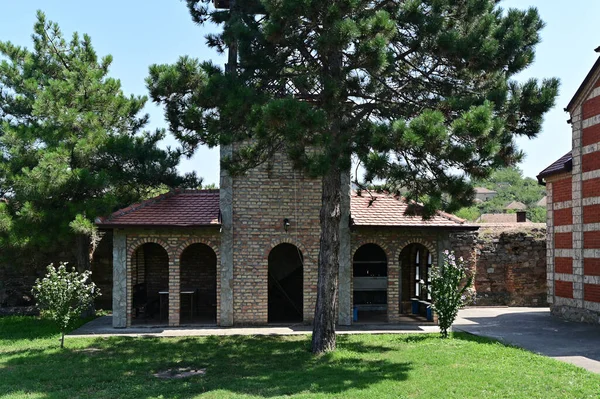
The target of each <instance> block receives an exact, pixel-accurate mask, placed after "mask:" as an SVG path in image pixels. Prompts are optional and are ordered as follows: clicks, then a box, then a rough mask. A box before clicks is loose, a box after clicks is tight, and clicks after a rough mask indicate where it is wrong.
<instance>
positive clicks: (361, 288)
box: [352, 244, 388, 322]
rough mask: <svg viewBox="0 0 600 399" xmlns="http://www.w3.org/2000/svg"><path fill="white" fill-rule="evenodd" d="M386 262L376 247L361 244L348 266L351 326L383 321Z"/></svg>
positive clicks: (385, 257) (384, 317)
mask: <svg viewBox="0 0 600 399" xmlns="http://www.w3.org/2000/svg"><path fill="white" fill-rule="evenodd" d="M387 266H388V262H387V256H386V254H385V251H384V250H383V249H382V248H381V247H380V246H379V245H377V244H365V245H363V246H361V247H360V248H358V250H357V251H356V252H355V253H354V258H353V262H352V276H353V301H352V302H353V306H354V321H355V322H385V321H387V285H388V281H387V275H388V267H387Z"/></svg>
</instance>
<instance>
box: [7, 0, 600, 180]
mask: <svg viewBox="0 0 600 399" xmlns="http://www.w3.org/2000/svg"><path fill="white" fill-rule="evenodd" d="M576 3H577V7H572V6H565V2H563V1H558V0H505V1H503V2H502V3H501V4H502V7H504V8H509V7H515V8H521V9H522V8H527V7H530V6H533V7H537V8H538V10H539V12H540V14H541V16H542V19H543V20H544V21H545V22H546V28H545V29H544V30H543V31H542V43H541V44H540V45H539V46H538V47H537V52H536V61H535V63H534V65H532V66H531V67H530V68H529V69H528V70H527V71H525V72H523V73H522V74H521V75H519V77H518V78H519V79H527V78H529V77H532V76H533V77H538V78H544V77H558V78H560V79H561V82H562V84H561V90H560V96H559V98H558V100H557V104H556V107H555V108H554V109H553V110H552V111H551V112H550V113H549V114H548V115H547V116H546V119H545V122H544V126H543V130H542V132H541V133H540V134H539V136H538V137H537V138H536V139H533V140H528V139H522V140H519V146H520V148H521V149H523V150H524V151H525V153H526V154H527V157H526V159H525V160H524V162H523V163H522V164H521V165H520V167H521V169H523V171H524V173H525V175H526V176H530V177H534V176H535V175H536V174H537V173H538V172H540V171H541V170H542V169H543V168H545V167H546V166H547V165H548V164H550V163H552V162H553V161H554V160H556V159H558V158H559V157H561V156H562V155H564V154H565V153H566V152H567V151H569V150H570V148H571V129H570V126H569V125H568V124H567V123H566V120H567V119H568V115H567V114H566V113H565V112H564V111H563V108H564V107H565V106H566V105H567V104H568V102H569V100H570V99H571V97H572V96H573V94H574V93H575V91H576V90H577V88H578V87H579V85H580V84H581V82H582V80H583V78H584V77H585V75H586V74H587V72H588V71H589V69H590V68H591V66H592V65H593V63H594V62H595V60H596V58H597V56H598V54H596V53H594V51H593V50H594V49H595V48H596V47H598V46H600V37H596V35H594V34H593V32H595V31H596V30H597V16H598V15H600V2H599V1H597V0H577V1H576ZM38 9H41V10H42V11H44V12H45V13H46V16H47V18H48V19H51V20H53V21H55V22H58V23H59V25H60V27H61V29H62V30H63V33H65V35H66V36H68V37H70V35H71V34H72V32H74V31H78V32H80V33H87V34H89V35H90V36H91V37H92V43H93V45H94V47H95V49H96V51H97V53H98V54H99V55H106V54H112V55H113V58H114V61H113V65H112V69H111V76H113V77H116V78H119V79H120V80H121V83H122V85H123V90H124V91H125V93H128V94H129V93H132V94H146V93H147V91H146V87H145V83H144V79H145V77H146V76H147V74H148V66H149V65H151V64H154V63H173V62H175V61H176V60H177V58H178V57H179V56H181V55H190V56H192V57H197V58H200V59H212V60H213V61H214V62H217V63H222V62H223V60H224V59H223V57H221V56H219V55H218V54H216V53H215V52H214V51H212V50H210V49H208V48H207V46H206V44H205V40H204V34H205V33H206V31H207V28H204V27H203V28H201V27H198V26H197V25H195V24H194V23H193V22H192V21H191V19H190V17H189V15H188V13H187V9H186V7H185V3H184V2H182V1H180V0H121V1H115V0H104V1H97V2H88V1H80V0H79V1H74V0H28V1H3V2H2V4H1V5H0V15H2V23H0V40H2V41H6V40H10V41H12V42H13V43H15V44H18V45H22V46H26V47H31V39H30V36H31V33H32V27H33V24H34V22H35V12H36V10H38ZM208 29H210V28H208ZM213 29H215V28H213ZM146 110H147V112H148V113H149V114H150V116H151V126H150V127H151V128H155V127H165V126H166V125H165V122H164V119H163V115H162V110H161V109H160V108H159V107H156V106H155V105H153V104H152V103H150V102H149V104H148V105H147V108H146ZM164 145H165V146H166V145H171V146H176V145H177V144H176V142H175V140H173V139H167V140H165V143H164ZM180 170H181V171H183V172H187V171H192V170H195V171H196V172H197V173H198V174H199V175H200V176H202V177H204V179H205V182H206V183H218V179H219V162H218V150H217V149H212V150H209V149H207V148H202V149H201V150H200V151H199V152H198V153H197V154H196V155H195V156H194V157H193V158H192V159H189V160H184V161H183V162H182V164H181V166H180Z"/></svg>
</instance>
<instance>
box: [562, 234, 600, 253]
mask: <svg viewBox="0 0 600 399" xmlns="http://www.w3.org/2000/svg"><path fill="white" fill-rule="evenodd" d="M556 248H558V247H556ZM583 248H585V249H598V248H600V231H584V232H583Z"/></svg>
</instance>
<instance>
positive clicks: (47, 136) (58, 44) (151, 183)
mask: <svg viewBox="0 0 600 399" xmlns="http://www.w3.org/2000/svg"><path fill="white" fill-rule="evenodd" d="M32 38H33V48H32V49H31V50H28V49H26V48H24V47H19V46H16V45H14V44H12V43H10V42H0V54H1V56H0V201H2V202H0V247H2V248H7V247H13V248H14V247H22V248H24V249H28V250H30V249H33V250H42V249H48V250H56V249H57V248H61V247H64V246H67V247H72V246H73V238H74V236H75V235H76V234H77V233H84V234H91V233H92V232H93V225H92V222H93V221H94V219H95V218H96V217H97V216H101V215H106V214H109V213H110V212H112V211H114V210H115V209H117V208H119V207H123V206H126V205H128V204H130V203H132V202H136V201H138V200H140V199H141V198H143V197H144V196H145V195H146V194H147V193H149V192H151V191H152V190H154V189H155V188H157V187H162V186H168V187H175V186H181V185H183V186H191V187H195V186H197V184H198V181H197V179H196V178H195V176H192V175H190V176H187V177H186V178H182V177H180V176H178V174H177V171H176V166H177V164H178V162H179V159H180V155H181V154H180V152H179V151H175V150H166V151H165V150H162V149H159V148H158V146H157V145H158V143H159V141H160V140H161V139H163V138H164V137H165V132H164V131H161V130H158V131H155V132H149V131H144V130H143V129H144V127H145V126H146V125H147V123H148V115H144V114H141V111H142V108H143V107H144V104H145V103H146V98H145V97H136V96H126V95H125V94H124V93H123V92H122V90H121V84H120V82H119V80H117V79H115V78H112V77H110V76H109V69H110V65H111V62H112V57H111V56H105V57H99V56H98V55H97V54H96V52H95V51H94V48H93V47H92V43H91V39H90V37H89V36H87V35H83V37H81V36H79V35H78V34H77V33H75V34H73V36H72V38H71V40H70V41H68V40H66V39H65V37H64V36H63V34H62V33H61V31H60V29H59V27H58V25H57V24H56V23H53V22H49V21H46V18H45V16H44V14H43V13H42V12H38V19H37V22H36V23H35V26H34V33H33V36H32ZM2 198H4V200H2Z"/></svg>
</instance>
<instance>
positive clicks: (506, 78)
mask: <svg viewBox="0 0 600 399" xmlns="http://www.w3.org/2000/svg"><path fill="white" fill-rule="evenodd" d="M217 3H228V4H230V5H231V7H230V9H226V10H216V9H214V8H212V6H211V4H212V0H210V1H209V0H188V1H187V4H188V8H189V10H190V12H191V15H192V17H193V20H194V21H195V22H198V23H206V22H212V23H217V24H220V25H222V27H223V30H222V31H221V32H220V33H218V34H212V35H209V36H208V37H207V42H208V45H209V46H211V47H214V48H216V49H217V50H220V51H225V50H226V49H227V48H232V47H233V48H235V49H238V51H239V58H238V59H237V60H236V61H237V65H236V66H237V68H236V73H226V72H225V71H224V70H223V69H222V68H220V67H218V66H216V65H214V64H213V63H211V62H200V61H198V60H195V59H191V58H189V57H182V58H181V59H180V60H179V61H178V62H177V63H176V64H174V65H154V66H152V67H151V68H150V76H149V78H148V86H149V89H150V94H151V97H152V99H153V100H154V101H156V102H158V103H161V104H163V105H164V106H165V109H166V111H165V114H166V117H167V119H168V121H169V124H170V129H171V131H172V132H173V133H174V134H175V135H176V136H177V137H178V139H179V140H180V141H181V142H182V143H183V144H184V145H185V148H186V149H187V151H189V152H193V151H194V149H195V148H196V146H197V145H199V144H208V145H209V146H216V145H231V144H236V148H237V150H236V151H234V153H233V155H232V156H231V157H229V158H228V159H225V160H224V161H223V163H222V167H225V168H227V169H228V170H229V172H230V173H232V174H239V173H243V172H244V171H246V170H248V169H249V168H252V167H254V166H256V165H258V164H261V163H262V162H265V161H267V160H268V159H269V158H270V157H271V156H272V155H273V154H274V153H275V152H278V151H283V152H285V153H287V155H288V156H289V158H290V159H291V160H292V161H293V163H294V166H295V167H296V168H297V169H300V170H303V171H304V172H306V173H308V174H309V175H311V176H314V177H318V178H320V179H322V187H323V196H322V207H321V214H320V217H321V239H320V255H319V281H318V297H317V306H316V311H315V322H314V330H313V346H312V349H313V352H315V353H321V352H325V351H329V350H332V349H334V348H335V314H336V309H335V307H336V300H335V297H336V295H337V282H338V268H339V266H338V252H339V237H338V226H339V220H340V200H341V178H340V175H341V173H342V172H344V173H345V172H347V171H348V170H349V168H350V167H351V157H352V156H355V157H356V158H357V159H358V160H359V161H360V162H361V163H362V165H363V166H364V168H365V170H366V174H365V176H364V178H365V179H364V180H365V182H366V183H369V182H372V181H376V180H378V179H382V180H385V181H386V184H387V187H388V188H389V189H393V190H400V189H402V190H403V192H405V193H407V195H408V198H409V199H414V200H419V201H422V202H423V203H424V206H425V216H427V215H431V214H432V213H433V212H434V211H435V210H436V209H440V208H444V209H446V210H449V211H452V210H455V209H458V208H459V207H461V206H463V205H465V204H468V203H470V202H471V201H472V199H473V189H472V187H471V186H470V184H469V178H473V179H478V178H484V177H486V176H488V175H489V173H490V172H491V171H492V170H494V169H496V168H498V167H502V166H507V165H513V164H515V163H516V162H517V161H519V159H520V158H521V156H522V154H521V152H520V151H519V150H518V149H517V148H516V146H515V142H514V139H515V137H516V136H527V137H535V135H536V134H537V133H538V132H539V130H540V126H541V122H542V117H543V115H544V113H545V112H546V111H548V110H549V109H550V108H551V107H552V106H553V105H554V99H555V97H556V95H557V92H558V85H559V82H558V80H556V79H547V80H543V81H542V82H538V81H537V80H536V79H531V80H528V81H526V82H525V83H517V82H515V81H514V80H513V79H512V77H513V76H514V75H515V74H517V73H519V72H520V71H522V70H524V69H525V68H526V67H527V66H528V65H530V64H531V63H532V62H533V59H534V49H535V45H536V44H537V43H538V42H539V41H540V35H539V32H540V30H541V29H542V28H543V26H544V24H543V22H542V21H541V20H540V17H539V15H538V13H537V10H536V9H534V8H530V9H528V10H525V11H521V10H515V9H511V10H502V9H501V8H499V7H498V3H499V1H498V0H458V1H457V0H403V1H400V0H368V1H367V0H331V1H322V0H319V1H316V0H260V1H258V0H249V1H237V2H235V1H233V0H229V1H228V2H223V1H221V2H217Z"/></svg>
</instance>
